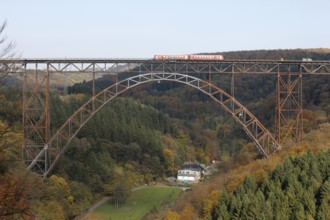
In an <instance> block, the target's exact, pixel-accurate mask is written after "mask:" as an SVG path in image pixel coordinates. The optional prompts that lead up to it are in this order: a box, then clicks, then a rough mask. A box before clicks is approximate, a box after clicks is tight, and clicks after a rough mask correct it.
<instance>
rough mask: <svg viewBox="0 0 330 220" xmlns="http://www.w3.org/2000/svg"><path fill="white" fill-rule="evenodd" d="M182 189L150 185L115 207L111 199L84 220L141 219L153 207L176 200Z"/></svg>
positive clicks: (136, 191) (134, 192)
mask: <svg viewBox="0 0 330 220" xmlns="http://www.w3.org/2000/svg"><path fill="white" fill-rule="evenodd" d="M181 191H182V190H181V189H180V188H178V187H167V186H148V187H144V188H141V189H138V190H135V191H133V192H132V193H131V195H130V197H129V198H128V199H127V201H126V203H125V204H124V205H123V206H122V207H120V208H115V206H114V204H113V202H111V201H109V202H107V203H104V204H103V205H101V206H99V207H98V208H97V209H95V210H94V212H91V213H89V214H88V215H87V216H85V217H84V218H83V219H84V220H92V219H93V220H117V219H120V220H126V219H127V220H135V219H141V218H142V217H143V216H144V215H145V214H147V213H148V212H150V211H151V210H152V209H158V208H159V207H161V206H162V205H166V204H169V203H173V202H175V200H176V198H177V197H178V196H179V194H180V192H181Z"/></svg>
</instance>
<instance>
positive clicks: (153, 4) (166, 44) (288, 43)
mask: <svg viewBox="0 0 330 220" xmlns="http://www.w3.org/2000/svg"><path fill="white" fill-rule="evenodd" d="M0 3H1V5H0V11H1V12H0V22H3V21H4V20H7V22H8V26H7V28H6V31H5V34H6V35H7V37H8V39H11V40H13V41H14V42H16V44H17V48H16V50H17V51H18V52H19V53H20V54H21V56H22V58H149V57H153V55H154V54H191V53H203V52H208V53H210V52H224V51H237V50H259V49H295V48H330V1H329V0H231V1H230V0H226V1H225V0H203V1H201V0H198V1H197V0H166V1H158V0H116V1H113V0H94V1H91V0H89V1H87V0H28V1H27V0H0Z"/></svg>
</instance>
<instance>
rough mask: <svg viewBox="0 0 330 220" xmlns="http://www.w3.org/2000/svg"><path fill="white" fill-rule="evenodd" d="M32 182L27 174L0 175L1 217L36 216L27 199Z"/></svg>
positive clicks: (30, 217) (4, 219)
mask: <svg viewBox="0 0 330 220" xmlns="http://www.w3.org/2000/svg"><path fill="white" fill-rule="evenodd" d="M30 184H31V183H30V181H29V179H28V178H27V174H25V175H14V174H7V175H4V176H1V177H0V219H3V220H6V219H8V220H9V219H16V218H22V219H33V218H34V216H33V215H32V213H31V210H30V207H29V204H28V201H27V194H28V191H29V189H30Z"/></svg>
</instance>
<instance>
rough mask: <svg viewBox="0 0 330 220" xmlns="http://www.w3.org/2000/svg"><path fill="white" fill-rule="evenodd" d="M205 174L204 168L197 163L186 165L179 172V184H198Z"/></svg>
mask: <svg viewBox="0 0 330 220" xmlns="http://www.w3.org/2000/svg"><path fill="white" fill-rule="evenodd" d="M202 174H203V167H201V166H200V165H199V164H197V163H185V164H183V166H182V167H181V169H180V170H178V176H177V182H182V183H197V182H198V181H199V180H200V179H201V178H202Z"/></svg>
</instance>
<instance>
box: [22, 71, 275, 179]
mask: <svg viewBox="0 0 330 220" xmlns="http://www.w3.org/2000/svg"><path fill="white" fill-rule="evenodd" d="M154 81H174V82H178V83H183V84H186V85H189V86H192V87H194V88H196V89H198V90H200V91H201V92H203V93H205V94H207V95H208V96H210V97H211V98H212V99H213V100H215V101H216V102H218V103H219V104H220V105H221V106H222V107H223V108H224V109H225V110H226V111H228V112H229V113H230V114H231V115H232V117H233V118H234V119H235V120H236V121H237V122H238V123H239V124H240V125H241V126H242V127H243V129H244V130H245V132H246V133H247V134H248V136H249V137H250V138H251V139H252V141H253V142H254V143H255V145H256V147H257V149H258V151H259V152H260V153H261V154H262V155H263V156H265V157H268V156H269V155H271V154H272V153H274V152H275V151H277V150H278V149H280V148H281V147H280V145H279V144H278V143H277V141H276V140H275V138H274V137H273V136H272V134H271V133H270V132H269V131H268V130H267V129H266V128H265V127H264V126H263V125H262V124H261V123H260V122H259V121H258V119H257V118H256V117H255V116H254V115H253V114H252V113H251V112H249V111H248V110H247V109H246V108H245V107H244V106H243V105H242V104H240V103H239V102H238V101H237V100H236V99H234V98H233V97H232V96H231V95H229V94H227V93H226V92H224V91H223V90H221V89H220V88H218V87H216V86H214V85H212V84H211V83H209V82H206V81H203V80H201V79H199V78H196V77H192V76H189V75H186V74H179V73H147V74H140V75H136V76H133V77H129V78H127V79H124V80H122V81H120V82H117V83H115V84H113V85H111V86H110V87H108V88H106V89H104V90H103V91H101V92H100V93H98V94H96V95H95V96H93V97H92V98H91V99H90V100H88V101H87V102H86V103H85V104H84V105H83V106H81V107H80V108H79V109H78V110H77V111H76V112H75V113H74V114H73V115H72V116H71V117H70V118H69V119H68V120H67V121H66V122H65V123H64V124H63V125H62V126H61V128H60V129H59V130H57V132H56V133H55V134H54V135H53V136H52V137H51V138H50V140H49V142H48V143H47V144H45V146H44V147H43V149H42V150H41V151H40V152H39V154H38V155H37V156H36V158H35V159H34V160H33V161H31V163H30V164H29V166H28V168H29V169H34V168H36V167H37V168H38V169H40V168H42V169H41V170H39V171H41V172H42V175H43V176H44V177H45V176H47V175H48V174H49V172H50V171H51V170H52V169H53V168H54V166H55V164H56V162H57V161H58V159H59V158H60V156H61V155H62V154H63V153H64V151H65V149H66V148H67V147H68V145H69V143H70V142H71V141H72V140H73V138H74V137H75V136H76V134H77V133H78V132H79V131H80V129H81V128H82V127H83V126H84V125H85V124H86V123H87V122H88V121H89V119H90V118H92V117H93V115H94V114H95V113H96V112H98V111H99V110H100V109H101V108H102V107H103V106H104V105H106V104H107V103H108V102H110V101H111V100H112V99H114V98H115V97H117V96H118V95H120V94H122V93H123V92H125V91H127V90H129V89H131V88H134V87H136V86H138V85H140V84H143V83H148V82H154ZM45 158H46V159H47V160H48V161H47V163H39V161H43V160H44V159H45ZM43 164H44V165H46V164H49V167H42V166H43Z"/></svg>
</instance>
